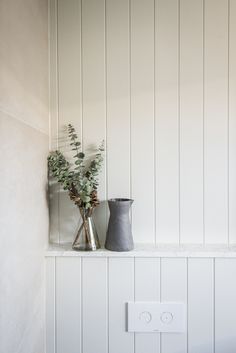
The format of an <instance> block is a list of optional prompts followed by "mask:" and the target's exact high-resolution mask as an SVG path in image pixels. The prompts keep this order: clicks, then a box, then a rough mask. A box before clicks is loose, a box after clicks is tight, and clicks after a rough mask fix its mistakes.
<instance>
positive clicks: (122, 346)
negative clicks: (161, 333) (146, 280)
mask: <svg viewBox="0 0 236 353" xmlns="http://www.w3.org/2000/svg"><path fill="white" fill-rule="evenodd" d="M133 300H134V259H132V258H109V353H121V352H127V353H134V334H133V333H130V332H127V319H126V315H127V313H126V309H127V308H126V303H127V302H128V301H133Z"/></svg>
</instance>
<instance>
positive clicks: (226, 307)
mask: <svg viewBox="0 0 236 353" xmlns="http://www.w3.org/2000/svg"><path fill="white" fill-rule="evenodd" d="M235 278H236V259H216V260H215V353H222V352H227V353H234V352H235V351H236V306H235V298H236V281H235Z"/></svg>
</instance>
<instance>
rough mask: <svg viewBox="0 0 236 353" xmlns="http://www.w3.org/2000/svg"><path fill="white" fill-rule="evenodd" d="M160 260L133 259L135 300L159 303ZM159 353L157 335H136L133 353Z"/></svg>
mask: <svg viewBox="0 0 236 353" xmlns="http://www.w3.org/2000/svg"><path fill="white" fill-rule="evenodd" d="M160 290H161V289H160V259H157V258H136V259H135V300H136V301H160ZM146 352H148V353H159V352H160V334H159V333H149V334H146V333H136V334H135V353H146Z"/></svg>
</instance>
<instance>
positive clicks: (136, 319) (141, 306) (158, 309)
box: [128, 302, 186, 333]
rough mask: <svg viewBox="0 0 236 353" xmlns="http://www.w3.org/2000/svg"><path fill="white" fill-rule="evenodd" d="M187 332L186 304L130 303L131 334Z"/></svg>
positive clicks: (129, 324)
mask: <svg viewBox="0 0 236 353" xmlns="http://www.w3.org/2000/svg"><path fill="white" fill-rule="evenodd" d="M185 330H186V308H185V304H184V303H172V302H171V303H159V302H129V303H128V331H129V332H173V333H174V332H176V333H181V332H185Z"/></svg>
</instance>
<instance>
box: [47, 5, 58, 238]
mask: <svg viewBox="0 0 236 353" xmlns="http://www.w3.org/2000/svg"><path fill="white" fill-rule="evenodd" d="M49 16H50V18H49V36H50V47H49V65H50V70H49V82H50V87H49V95H50V101H49V104H50V131H49V133H50V139H49V147H50V150H54V149H57V148H58V140H57V134H58V77H57V73H58V62H57V0H50V1H49ZM49 215H50V241H51V242H55V243H59V241H60V236H59V217H58V215H59V185H58V183H57V182H56V180H55V179H54V178H50V179H49Z"/></svg>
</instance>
